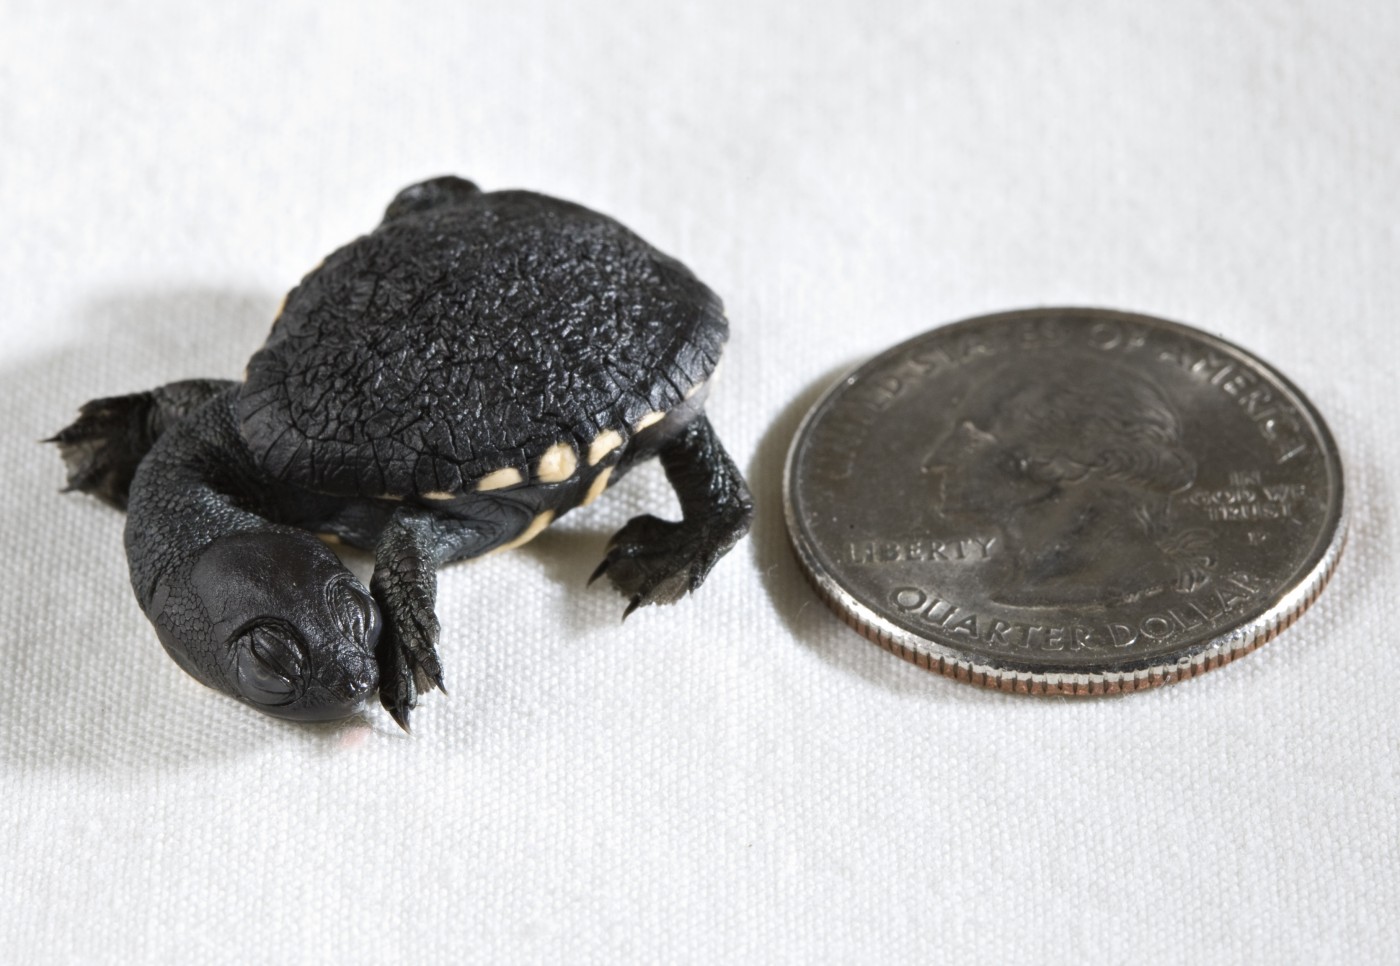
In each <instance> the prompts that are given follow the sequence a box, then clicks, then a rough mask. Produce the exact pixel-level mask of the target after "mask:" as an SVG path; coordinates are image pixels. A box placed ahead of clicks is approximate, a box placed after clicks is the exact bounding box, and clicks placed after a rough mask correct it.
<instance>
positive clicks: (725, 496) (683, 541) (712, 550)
mask: <svg viewBox="0 0 1400 966" xmlns="http://www.w3.org/2000/svg"><path fill="white" fill-rule="evenodd" d="M659 456H660V458H661V465H662V466H663V467H664V468H665V470H666V478H667V479H668V480H670V481H671V486H672V487H674V488H675V491H676V496H677V497H678V498H679V499H680V503H681V512H682V513H683V514H684V519H683V520H681V521H680V522H673V521H670V520H662V519H659V518H657V517H654V516H651V515H650V514H648V515H645V516H640V517H635V518H633V519H632V520H631V521H629V522H628V524H627V525H626V526H625V527H623V528H622V529H621V530H619V531H618V532H617V535H616V536H614V537H613V539H612V542H611V543H609V544H608V552H607V555H606V556H605V557H604V558H603V562H602V563H601V564H599V566H598V569H597V570H595V571H594V572H593V576H592V577H591V578H589V582H590V583H592V582H593V581H594V580H597V579H598V578H599V577H601V576H602V575H603V574H607V575H608V579H609V580H611V581H612V584H613V586H614V587H616V588H617V589H618V590H620V591H622V593H623V594H625V595H627V597H628V598H629V601H628V604H627V610H626V611H625V612H624V613H623V615H622V617H623V619H624V620H625V619H626V618H627V617H628V615H630V614H631V613H632V612H633V611H635V610H636V609H637V608H638V607H642V606H645V605H647V604H670V603H674V602H675V601H677V600H680V598H681V597H683V596H684V595H685V594H687V593H689V592H690V591H693V590H695V589H696V588H697V587H699V586H700V585H701V584H702V583H703V582H704V580H705V578H706V576H708V575H709V573H710V570H711V569H712V568H713V567H714V565H715V564H716V563H718V562H719V558H720V557H723V556H724V555H725V554H726V553H728V552H729V550H730V548H732V547H733V546H734V544H735V543H737V542H738V541H739V538H741V537H742V536H743V535H744V534H746V533H748V532H749V525H750V524H751V523H752V522H753V497H752V496H750V495H749V490H748V487H747V486H746V485H745V484H744V478H743V477H742V476H741V475H740V473H739V470H738V467H736V466H735V465H734V461H733V460H731V459H730V458H729V454H728V453H726V452H725V451H724V447H723V446H721V445H720V442H719V439H718V437H716V436H715V433H714V430H713V429H712V428H711V426H710V422H709V420H708V419H706V418H705V417H704V416H703V415H697V416H696V417H695V418H694V419H693V420H691V422H689V423H688V424H686V425H685V427H684V428H683V429H682V430H681V431H680V432H679V433H677V434H676V437H675V438H674V439H672V440H670V441H669V442H668V443H667V444H666V445H665V446H664V447H663V448H662V449H661V452H660V454H659Z"/></svg>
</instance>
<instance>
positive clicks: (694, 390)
mask: <svg viewBox="0 0 1400 966" xmlns="http://www.w3.org/2000/svg"><path fill="white" fill-rule="evenodd" d="M704 388H705V381H704V380H703V379H702V380H701V381H700V382H697V383H696V384H695V385H693V386H691V387H690V388H689V389H687V390H686V393H685V398H686V399H690V398H691V397H693V396H694V395H695V394H696V393H697V392H699V391H700V390H701V389H704Z"/></svg>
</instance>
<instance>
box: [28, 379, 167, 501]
mask: <svg viewBox="0 0 1400 966" xmlns="http://www.w3.org/2000/svg"><path fill="white" fill-rule="evenodd" d="M153 408H154V403H153V399H152V396H151V394H150V393H146V392H142V393H133V394H132V395H129V396H112V397H109V398H106V399H94V400H92V401H91V402H89V403H87V404H85V405H84V406H83V408H82V409H81V410H80V411H79V414H78V418H77V419H76V420H75V421H74V422H73V423H72V425H70V426H67V427H65V428H64V429H63V430H61V431H60V432H59V433H57V434H56V435H54V436H52V437H50V438H49V439H46V440H44V442H46V443H54V444H56V445H57V446H58V451H59V455H61V456H62V457H63V464H64V467H65V468H66V469H67V470H68V486H67V489H69V490H80V491H82V492H84V493H91V494H92V495H94V496H97V497H101V498H102V499H103V500H106V501H107V502H108V503H110V504H112V505H113V506H115V507H117V508H118V509H122V510H124V509H126V502H127V491H128V489H129V488H130V486H131V478H132V477H133V476H134V475H135V473H136V467H137V465H138V464H140V462H141V459H142V457H144V456H145V455H146V452H147V451H148V450H149V449H150V448H151V442H152V441H153V439H154V438H155V434H154V433H153V432H152V430H151V426H150V418H151V413H152V410H153Z"/></svg>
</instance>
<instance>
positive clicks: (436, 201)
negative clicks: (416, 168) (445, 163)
mask: <svg viewBox="0 0 1400 966" xmlns="http://www.w3.org/2000/svg"><path fill="white" fill-rule="evenodd" d="M479 194H481V189H480V188H478V187H477V186H476V185H474V184H472V183H471V182H470V181H468V180H467V179H466V178H459V177H457V176H456V175H452V174H449V175H443V176H442V177H440V178H429V179H428V180H427V181H420V182H419V183H418V184H411V185H409V186H408V187H407V188H405V189H403V190H402V191H400V192H399V193H398V194H397V195H395V196H394V200H393V201H391V202H389V207H388V208H387V209H385V211H384V220H385V221H386V222H389V221H393V220H394V219H395V218H402V217H403V216H404V215H411V214H414V213H416V212H419V211H427V210H428V209H429V208H440V207H442V206H443V205H454V204H460V203H461V202H464V201H469V200H471V199H472V198H475V197H476V196H477V195H479Z"/></svg>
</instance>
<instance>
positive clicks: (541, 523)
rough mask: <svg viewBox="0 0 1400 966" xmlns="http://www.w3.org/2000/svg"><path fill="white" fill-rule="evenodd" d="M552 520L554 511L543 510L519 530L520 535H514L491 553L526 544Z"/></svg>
mask: <svg viewBox="0 0 1400 966" xmlns="http://www.w3.org/2000/svg"><path fill="white" fill-rule="evenodd" d="M553 522H554V511H553V510H545V511H544V512H543V513H541V514H540V515H539V516H537V517H535V519H533V520H531V521H530V525H529V526H528V527H526V528H525V529H524V530H522V531H520V536H518V537H516V538H515V539H514V540H512V541H510V542H509V543H503V544H501V545H500V546H499V547H497V548H496V549H494V550H492V551H491V553H499V552H500V551H502V550H514V549H515V548H516V547H519V546H522V545H523V544H527V543H529V542H530V541H531V540H533V539H535V538H536V537H538V536H539V535H540V532H541V531H543V530H544V528H545V527H547V526H549V525H550V524H551V523H553Z"/></svg>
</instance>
